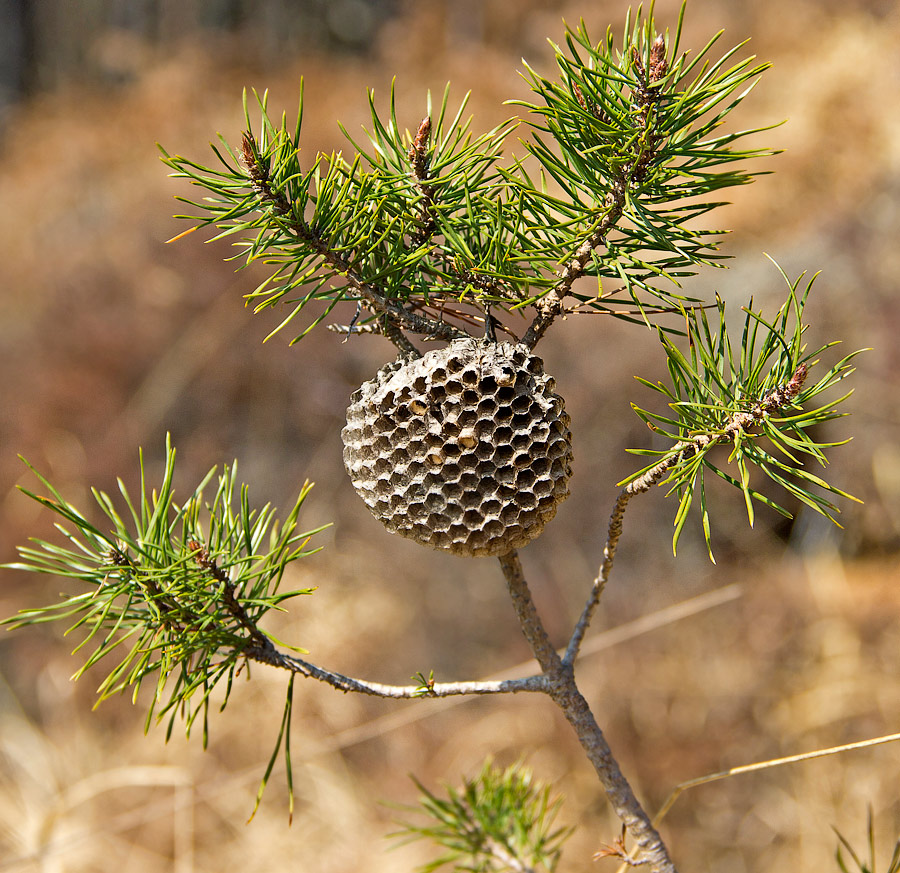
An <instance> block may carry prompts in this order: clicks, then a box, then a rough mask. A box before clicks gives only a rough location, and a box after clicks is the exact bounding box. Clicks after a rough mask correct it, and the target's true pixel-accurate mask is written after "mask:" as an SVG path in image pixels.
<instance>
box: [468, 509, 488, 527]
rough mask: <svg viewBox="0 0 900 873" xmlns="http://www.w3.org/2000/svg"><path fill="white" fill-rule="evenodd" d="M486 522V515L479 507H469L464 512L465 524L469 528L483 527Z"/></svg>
mask: <svg viewBox="0 0 900 873" xmlns="http://www.w3.org/2000/svg"><path fill="white" fill-rule="evenodd" d="M483 522H484V516H483V515H482V514H481V511H480V510H478V509H474V508H473V509H467V510H466V511H465V512H464V513H463V524H464V525H466V527H469V528H476V527H481V525H482V523H483Z"/></svg>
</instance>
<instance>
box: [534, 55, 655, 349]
mask: <svg viewBox="0 0 900 873" xmlns="http://www.w3.org/2000/svg"><path fill="white" fill-rule="evenodd" d="M632 62H633V63H634V64H635V66H636V68H637V69H638V71H639V73H640V74H641V79H642V81H641V86H640V87H639V88H637V89H635V92H634V94H633V98H632V99H633V102H634V104H635V105H636V107H637V108H638V110H639V114H638V119H639V121H640V124H641V127H642V128H643V141H644V147H643V149H642V150H641V151H640V153H639V154H638V155H637V157H636V158H635V159H634V160H633V161H632V162H631V164H630V165H626V166H624V167H622V168H621V170H620V171H619V174H618V176H617V178H615V179H614V180H613V182H612V185H611V187H610V190H609V193H608V194H607V196H606V202H605V203H604V209H605V213H604V215H603V218H602V220H601V221H600V223H599V225H598V226H597V227H596V228H595V229H594V230H593V232H592V233H591V234H590V235H589V236H588V237H587V239H585V240H584V242H582V243H581V245H580V246H579V247H578V248H577V249H576V250H575V254H574V255H573V257H572V259H571V260H570V261H569V263H568V264H566V266H565V268H564V269H563V271H562V272H561V273H558V274H557V275H558V277H559V281H558V282H557V283H556V284H555V285H554V286H553V288H551V289H550V291H549V292H548V293H547V294H545V295H544V296H543V297H542V298H541V299H540V300H538V301H536V302H535V304H534V306H535V309H537V315H536V316H535V317H534V320H533V321H532V323H531V326H530V327H529V328H528V331H527V332H526V333H525V336H524V337H523V338H522V342H523V343H525V345H527V346H528V347H529V348H531V349H533V348H534V347H535V346H536V345H537V344H538V342H539V341H540V339H541V337H542V336H543V335H544V334H545V333H546V332H547V328H549V327H550V325H551V324H553V321H554V319H555V318H556V317H557V316H558V315H560V314H561V313H562V311H563V299H564V298H565V297H566V296H567V295H568V294H569V293H570V292H571V290H572V285H573V283H574V282H575V280H576V279H578V278H580V277H581V276H583V275H584V272H585V268H586V266H587V263H588V261H589V260H590V259H591V252H593V250H594V249H595V248H597V247H598V246H600V245H602V244H603V243H604V242H605V241H606V237H607V234H608V233H609V232H610V230H612V228H613V227H614V226H615V224H616V222H618V220H619V219H620V218H621V217H622V214H623V212H624V211H625V203H626V201H627V197H628V191H629V188H630V187H631V185H632V183H641V182H642V181H643V180H644V177H645V176H646V174H647V170H648V169H649V167H650V162H651V160H652V159H653V156H654V154H655V153H656V151H657V150H658V149H659V147H660V145H661V144H662V142H663V136H661V135H660V134H657V133H654V131H653V107H654V105H655V104H656V103H658V102H659V100H660V97H661V94H660V91H659V85H658V84H654V83H656V82H658V81H659V80H660V79H662V78H663V77H664V76H665V74H666V72H667V70H668V62H667V60H666V56H665V41H664V40H663V39H662V38H661V37H660V38H657V39H656V40H654V42H653V45H652V46H651V47H650V66H649V69H647V70H645V69H644V64H643V61H642V59H641V57H640V55H639V54H638V53H637V51H636V50H635V52H634V55H633V57H632ZM579 96H580V91H579ZM581 100H582V101H584V98H583V97H581Z"/></svg>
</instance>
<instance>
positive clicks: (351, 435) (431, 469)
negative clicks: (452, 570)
mask: <svg viewBox="0 0 900 873" xmlns="http://www.w3.org/2000/svg"><path fill="white" fill-rule="evenodd" d="M554 385H555V382H554V380H553V379H552V378H551V377H550V376H548V375H546V374H545V373H544V365H543V362H542V361H541V359H540V358H538V357H536V356H535V355H533V354H531V352H530V351H529V350H528V349H527V348H526V347H524V346H514V345H511V344H509V343H495V342H488V341H483V340H473V339H461V340H455V341H454V342H452V343H451V344H450V345H449V346H447V347H446V348H443V349H438V350H436V351H432V352H429V353H428V354H426V355H425V356H424V357H422V358H418V359H416V360H413V361H409V362H405V363H404V362H400V361H397V362H394V363H391V364H387V365H386V366H385V367H382V369H381V370H379V371H378V373H377V374H376V376H375V378H374V379H372V380H371V381H369V382H366V383H365V384H364V385H362V386H361V387H360V388H359V389H358V390H357V391H355V392H354V393H353V396H352V397H351V398H350V399H351V403H350V407H349V409H348V410H347V426H346V427H345V428H344V430H343V431H342V434H341V436H342V437H343V440H344V464H345V466H346V467H347V472H348V473H349V474H350V478H351V480H352V481H353V487H354V488H356V490H357V491H358V492H359V494H360V496H361V497H362V499H363V500H364V501H365V502H366V505H367V506H368V507H369V509H370V510H371V511H372V514H373V515H374V516H375V517H376V518H378V519H380V520H381V522H382V523H383V524H384V526H385V527H386V528H387V529H388V530H390V531H392V532H394V533H398V534H400V535H401V536H404V537H409V538H410V539H414V540H416V541H417V542H420V543H422V544H424V545H428V546H431V547H432V548H435V549H444V550H447V551H449V552H453V553H454V554H457V555H469V556H476V557H482V556H489V555H504V554H506V553H507V552H510V551H511V550H512V549H517V548H520V547H521V546H524V545H525V544H526V543H528V542H530V541H531V540H533V539H534V538H535V537H536V536H537V535H538V534H539V533H540V532H541V531H542V530H543V528H544V525H545V524H546V523H547V522H548V521H550V519H551V518H553V516H554V515H555V514H556V509H557V506H558V505H559V504H560V502H561V501H562V500H563V499H565V498H566V497H567V496H568V494H569V487H568V480H569V476H570V475H571V472H572V471H571V464H572V446H571V433H570V432H569V416H568V414H567V413H566V411H565V409H564V408H563V400H562V398H561V397H560V396H559V395H558V394H554V393H553V388H554Z"/></svg>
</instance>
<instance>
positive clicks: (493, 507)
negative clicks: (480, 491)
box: [481, 497, 503, 515]
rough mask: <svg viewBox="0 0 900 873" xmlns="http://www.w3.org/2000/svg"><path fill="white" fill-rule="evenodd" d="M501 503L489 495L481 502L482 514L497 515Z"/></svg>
mask: <svg viewBox="0 0 900 873" xmlns="http://www.w3.org/2000/svg"><path fill="white" fill-rule="evenodd" d="M502 507H503V504H502V503H500V501H499V500H497V498H496V497H491V498H490V499H488V500H485V501H484V502H483V503H482V504H481V511H482V512H483V513H484V515H499V514H500V510H501V509H502Z"/></svg>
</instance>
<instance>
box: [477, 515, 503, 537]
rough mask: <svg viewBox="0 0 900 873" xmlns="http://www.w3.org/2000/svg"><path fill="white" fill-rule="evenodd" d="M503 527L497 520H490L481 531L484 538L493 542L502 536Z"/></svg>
mask: <svg viewBox="0 0 900 873" xmlns="http://www.w3.org/2000/svg"><path fill="white" fill-rule="evenodd" d="M505 527H506V525H504V524H503V522H502V521H500V519H499V518H492V519H490V521H488V522H487V524H485V526H484V528H483V530H484V533H485V534H486V536H487V537H489V538H490V539H492V540H493V539H498V538H499V537H502V536H503V531H504V529H505Z"/></svg>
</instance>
